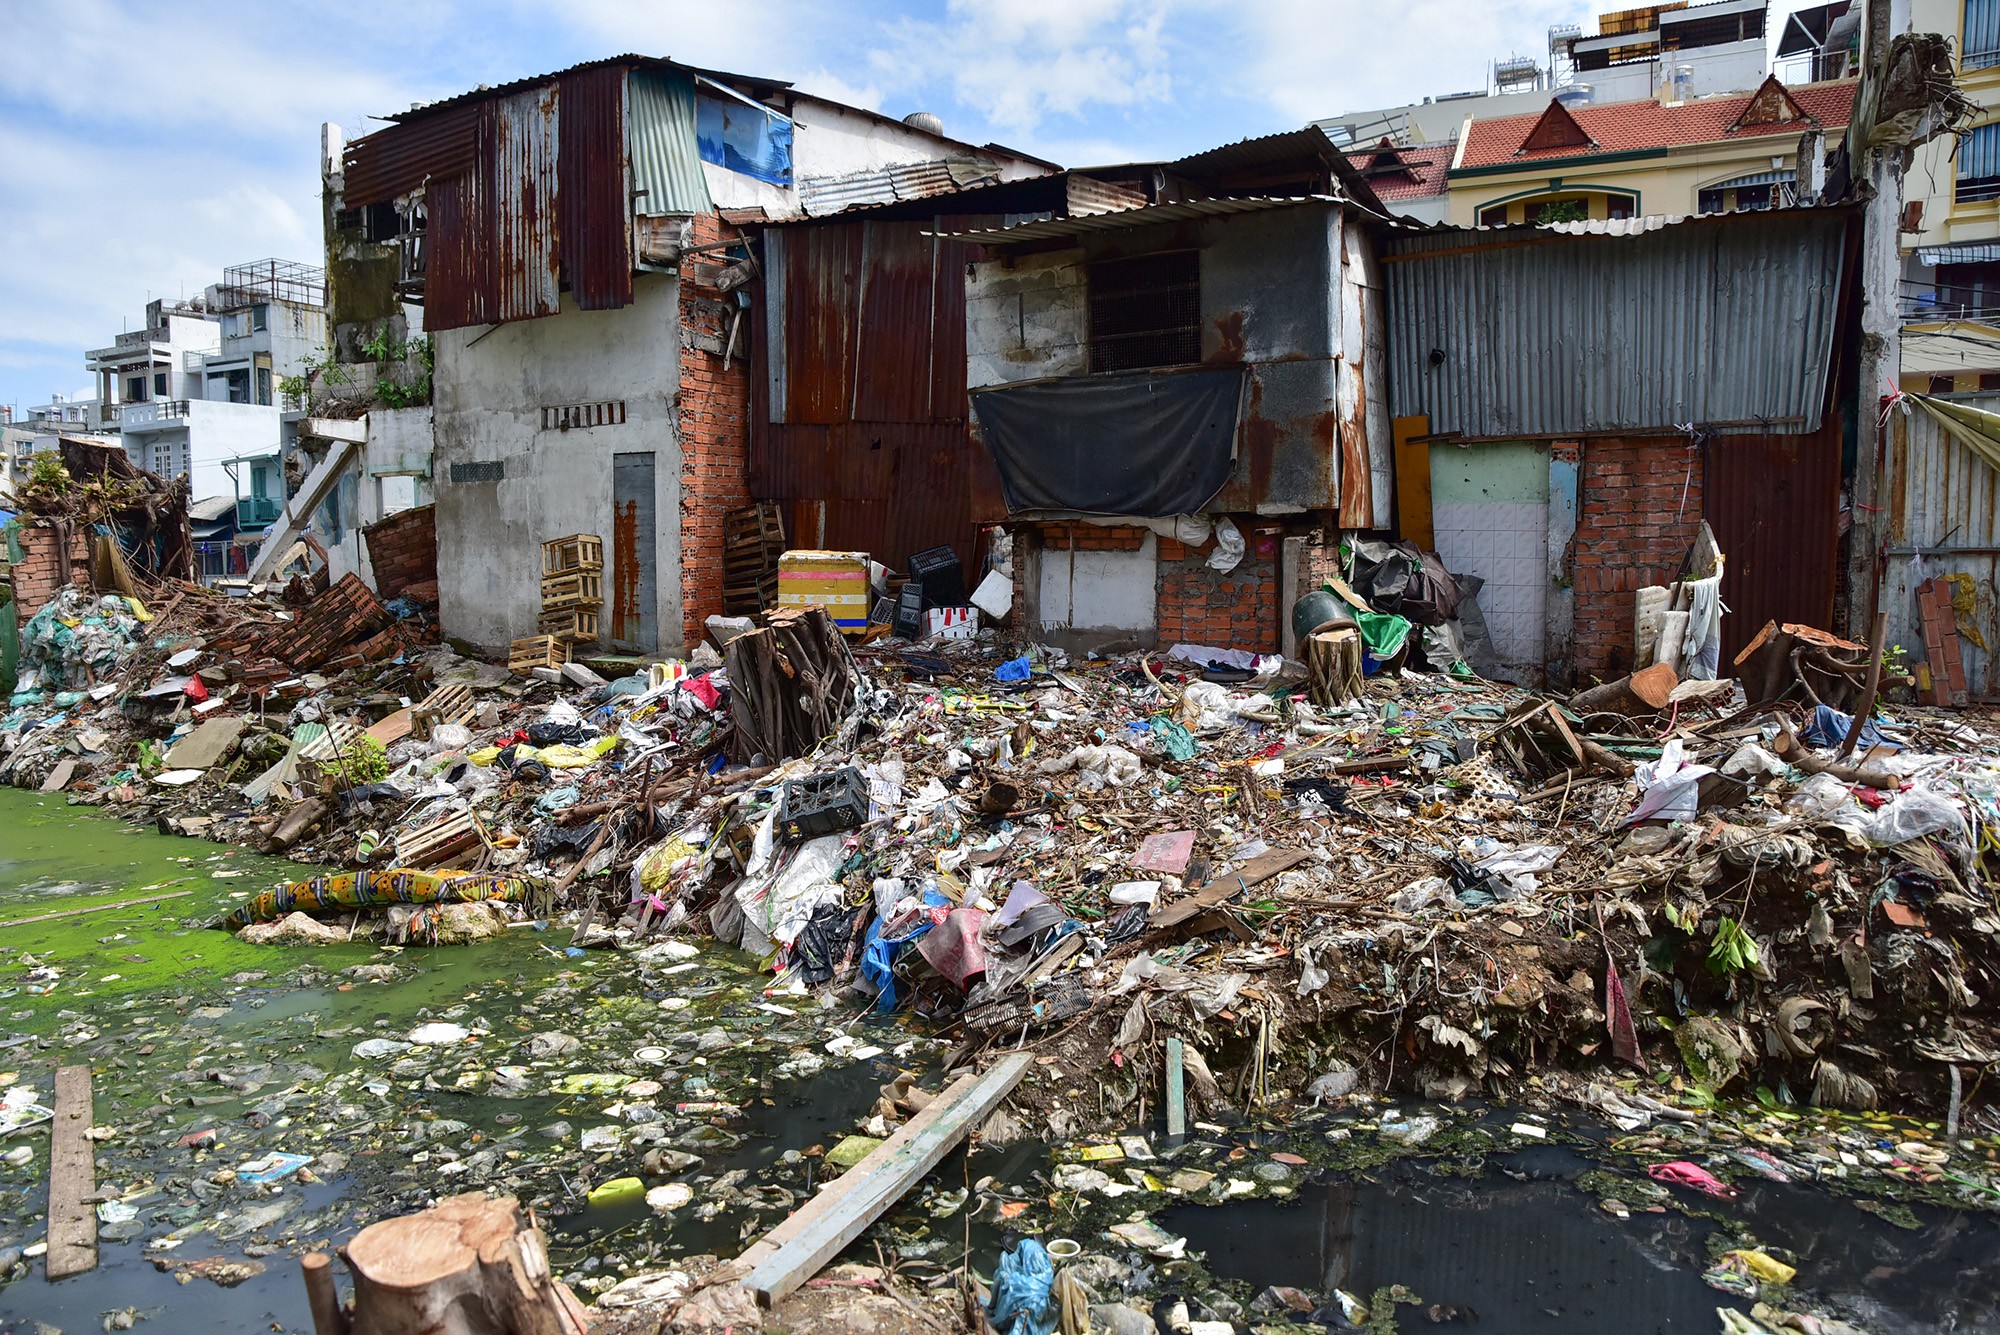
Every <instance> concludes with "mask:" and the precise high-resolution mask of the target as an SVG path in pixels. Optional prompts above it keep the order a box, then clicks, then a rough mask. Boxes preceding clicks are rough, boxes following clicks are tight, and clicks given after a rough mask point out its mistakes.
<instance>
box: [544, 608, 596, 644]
mask: <svg viewBox="0 0 2000 1335" xmlns="http://www.w3.org/2000/svg"><path fill="white" fill-rule="evenodd" d="M535 629H536V630H537V631H539V632H541V633H542V634H544V635H549V636H553V637H554V638H556V639H558V640H562V641H565V642H566V643H569V644H577V643H582V642H586V641H588V642H592V643H594V642H595V641H596V640H597V609H596V608H594V607H557V608H550V609H548V610H545V611H544V612H543V613H542V614H541V616H540V617H538V618H536V620H535Z"/></svg>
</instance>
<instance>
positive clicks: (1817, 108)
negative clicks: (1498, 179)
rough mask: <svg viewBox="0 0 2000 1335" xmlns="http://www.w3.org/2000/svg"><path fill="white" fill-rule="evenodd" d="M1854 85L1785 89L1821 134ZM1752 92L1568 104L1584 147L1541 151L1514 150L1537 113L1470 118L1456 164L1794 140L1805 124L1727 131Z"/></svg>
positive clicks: (1841, 120) (1841, 121)
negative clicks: (1674, 100) (1666, 101)
mask: <svg viewBox="0 0 2000 1335" xmlns="http://www.w3.org/2000/svg"><path fill="white" fill-rule="evenodd" d="M1854 89H1855V81H1854V80H1852V79H1843V80H1839V81H1837V82H1832V83H1812V84H1803V85H1801V86H1799V87H1797V88H1790V89H1787V90H1786V91H1787V92H1789V93H1790V94H1791V95H1792V97H1793V99H1794V100H1796V101H1797V102H1798V104H1799V107H1800V108H1801V109H1802V110H1803V111H1804V112H1805V113H1806V115H1808V116H1810V117H1812V119H1813V120H1814V121H1816V122H1818V124H1819V126H1820V128H1822V129H1837V128H1839V127H1841V126H1844V125H1846V124H1847V117H1848V113H1849V112H1850V111H1851V110H1852V109H1853V106H1854ZM1753 97H1755V94H1754V93H1737V94H1732V95H1730V96H1728V97H1704V98H1700V99H1698V100H1696V101H1693V102H1683V103H1681V104H1680V105H1678V106H1661V105H1660V103H1659V102H1657V101H1655V100H1653V99H1651V98H1648V99H1646V100H1645V101H1643V102H1610V103H1606V104H1604V105H1602V106H1588V105H1586V106H1573V107H1570V108H1569V111H1570V113H1571V114H1572V115H1573V116H1574V117H1575V118H1576V121H1577V123H1578V124H1579V125H1581V126H1582V127H1583V128H1584V129H1585V130H1586V131H1587V132H1589V134H1590V137H1591V139H1592V140H1593V141H1595V142H1594V143H1592V144H1581V145H1576V146H1574V147H1563V148H1545V149H1537V150H1534V151H1532V152H1527V153H1522V152H1519V151H1518V150H1519V149H1520V147H1521V141H1522V140H1524V139H1526V138H1527V137H1528V132H1529V131H1530V130H1532V129H1534V128H1535V125H1536V124H1537V123H1538V122H1539V121H1540V120H1541V119H1542V116H1543V115H1544V114H1545V113H1543V112H1539V111H1538V112H1536V113H1535V114H1534V115H1532V116H1505V117H1502V118H1500V119H1498V120H1490V121H1474V122H1473V123H1472V124H1471V125H1470V126H1469V127H1467V129H1466V135H1465V153H1464V155H1463V156H1462V157H1461V158H1460V159H1459V163H1458V165H1459V166H1460V167H1494V166H1502V165H1512V164H1514V163H1525V162H1543V161H1552V160H1560V159H1563V158H1581V157H1594V156H1596V155H1598V154H1601V153H1629V152H1631V151H1633V150H1635V149H1647V148H1678V147H1682V146H1685V145H1690V144H1718V143H1733V142H1735V141H1736V140H1739V139H1748V138H1752V137H1756V136H1762V135H1784V136H1789V137H1796V136H1797V135H1798V134H1799V133H1800V132H1801V131H1803V130H1804V129H1805V128H1806V127H1805V125H1804V124H1803V123H1801V122H1799V121H1784V122H1779V123H1776V124H1771V125H1752V126H1746V127H1744V128H1743V129H1740V130H1735V131H1732V130H1731V129H1730V127H1731V126H1732V125H1734V124H1735V123H1736V121H1737V119H1738V118H1739V117H1741V116H1742V115H1743V111H1744V108H1746V107H1748V106H1749V105H1750V102H1751V99H1752V98H1753Z"/></svg>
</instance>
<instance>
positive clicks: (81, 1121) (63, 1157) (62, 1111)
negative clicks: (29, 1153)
mask: <svg viewBox="0 0 2000 1335" xmlns="http://www.w3.org/2000/svg"><path fill="white" fill-rule="evenodd" d="M91 1115H92V1109H91V1100H90V1068H89V1067H88V1066H64V1067H62V1068H60V1069H59V1070H57V1071H56V1118H55V1130H54V1134H53V1136H52V1138H51V1145H50V1153H49V1255H48V1262H47V1272H48V1277H49V1278H50V1279H66V1278H68V1277H69V1276H71V1275H81V1274H82V1273H84V1272H85V1271H86V1270H95V1269H97V1209H96V1206H95V1205H94V1204H92V1201H91V1198H92V1197H94V1196H96V1195H97V1161H96V1160H95V1159H94V1158H93V1157H92V1156H91V1152H90V1135H89V1132H90V1120H91Z"/></svg>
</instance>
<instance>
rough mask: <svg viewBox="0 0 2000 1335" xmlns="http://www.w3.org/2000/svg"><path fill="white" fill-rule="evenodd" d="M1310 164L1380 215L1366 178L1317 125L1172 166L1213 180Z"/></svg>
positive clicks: (1246, 141)
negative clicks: (1316, 165)
mask: <svg viewBox="0 0 2000 1335" xmlns="http://www.w3.org/2000/svg"><path fill="white" fill-rule="evenodd" d="M1308 161H1316V162H1319V163H1320V164H1322V165H1323V166H1325V167H1326V169H1327V170H1328V171H1329V172H1331V173H1332V174H1333V176H1334V177H1335V178H1337V179H1338V180H1339V182H1340V189H1341V192H1342V193H1343V194H1345V195H1347V196H1348V197H1349V198H1351V199H1353V200H1355V201H1356V202H1357V203H1360V204H1363V205H1365V206H1367V207H1368V208H1371V209H1375V210H1377V211H1380V207H1381V201H1380V200H1378V199H1377V198H1376V197H1375V192H1374V190H1373V189H1371V188H1370V186H1369V184H1368V182H1367V180H1366V178H1364V177H1363V176H1362V175H1361V173H1360V172H1359V171H1358V170H1356V169H1355V166H1354V164H1353V163H1351V162H1349V161H1348V160H1347V154H1346V152H1345V151H1344V150H1343V149H1342V148H1341V147H1340V145H1338V144H1336V143H1334V142H1333V140H1331V139H1329V138H1328V137H1327V133H1326V131H1325V130H1322V129H1321V128H1320V127H1319V126H1317V125H1308V126H1306V127H1305V128H1304V129H1301V130H1284V131H1281V132H1279V133H1277V134H1267V135H1262V136H1260V137H1258V138H1255V139H1243V140H1239V141H1238V142H1236V143H1233V144H1224V145H1223V146H1222V147H1220V148H1211V149H1208V150H1206V151H1204V152H1200V153H1195V154H1191V155H1189V156H1188V157H1184V158H1180V159H1178V160H1176V161H1175V162H1174V163H1173V164H1172V165H1173V168H1174V170H1175V171H1177V172H1180V173H1181V174H1182V175H1183V176H1195V177H1210V178H1214V177H1223V176H1230V175H1234V174H1236V173H1239V172H1254V171H1265V170H1269V169H1272V168H1282V167H1286V166H1290V165H1292V164H1295V163H1305V162H1308Z"/></svg>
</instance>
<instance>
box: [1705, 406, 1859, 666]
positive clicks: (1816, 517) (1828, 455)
mask: <svg viewBox="0 0 2000 1335" xmlns="http://www.w3.org/2000/svg"><path fill="white" fill-rule="evenodd" d="M1840 436H1841V429H1840V418H1839V417H1838V415H1836V414H1829V415H1828V417H1827V420H1826V422H1825V423H1824V424H1822V425H1821V427H1820V429H1819V430H1817V431H1815V432H1812V433H1811V434H1809V435H1802V436H1778V435H1758V436H1718V437H1716V438H1715V439H1713V440H1711V441H1710V442H1709V444H1708V449H1707V459H1706V461H1705V463H1704V467H1703V470H1702V505H1703V512H1704V513H1703V517H1704V518H1705V519H1707V520H1708V526H1709V527H1710V528H1711V529H1713V530H1714V532H1715V540H1716V542H1717V544H1718V545H1719V546H1721V548H1722V553H1723V561H1724V563H1723V567H1722V601H1723V603H1724V605H1726V606H1727V607H1728V608H1729V610H1730V615H1729V616H1726V617H1724V618H1723V619H1722V661H1723V663H1724V664H1728V663H1730V662H1733V661H1734V660H1735V657H1736V654H1737V651H1738V650H1740V649H1742V648H1743V646H1744V645H1745V644H1747V643H1749V642H1750V640H1751V639H1752V638H1753V637H1755V635H1756V634H1757V632H1758V631H1759V630H1760V629H1762V628H1763V625H1764V623H1765V622H1767V621H1777V622H1780V623H1783V622H1787V621H1796V622H1802V623H1804V624H1805V625H1808V626H1819V627H1821V628H1823V629H1824V628H1827V627H1830V626H1831V625H1832V622H1833V598H1834V585H1835V582H1836V580H1837V578H1838V575H1839V565H1840V543H1839V521H1840Z"/></svg>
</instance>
